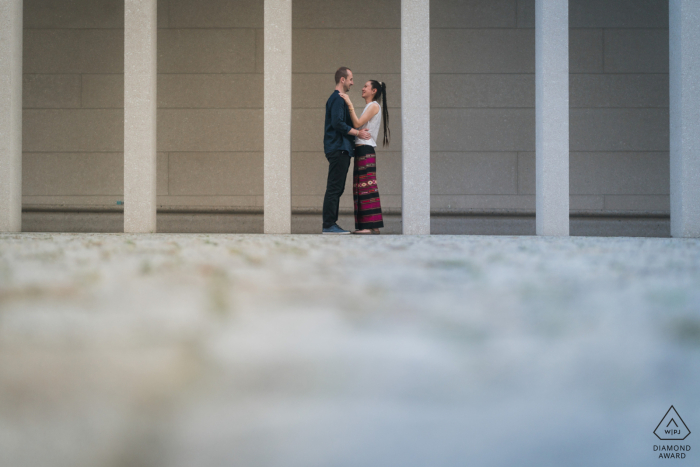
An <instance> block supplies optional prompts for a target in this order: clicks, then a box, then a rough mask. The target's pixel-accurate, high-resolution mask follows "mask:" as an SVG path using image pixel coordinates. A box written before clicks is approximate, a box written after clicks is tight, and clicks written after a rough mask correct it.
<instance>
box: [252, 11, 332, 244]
mask: <svg viewBox="0 0 700 467" xmlns="http://www.w3.org/2000/svg"><path fill="white" fill-rule="evenodd" d="M264 35H265V37H264V42H265V58H264V60H265V65H264V79H265V91H264V92H265V104H264V106H265V110H264V114H265V124H264V125H265V130H264V140H265V141H264V145H265V154H264V188H263V190H264V210H265V214H264V230H265V233H272V234H285V233H291V232H292V147H291V135H292V0H265V31H264ZM309 53H313V52H312V51H309ZM320 143H321V141H319V144H320Z"/></svg>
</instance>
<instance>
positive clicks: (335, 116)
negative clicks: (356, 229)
mask: <svg viewBox="0 0 700 467" xmlns="http://www.w3.org/2000/svg"><path fill="white" fill-rule="evenodd" d="M352 85H353V81H352V71H351V70H350V69H349V68H347V67H344V66H342V67H340V68H338V71H336V72H335V91H333V94H331V97H329V98H328V101H327V102H326V123H325V134H324V136H323V152H325V153H326V159H328V181H327V182H326V195H325V196H324V197H323V233H324V234H335V235H346V234H349V233H350V232H348V231H347V230H343V229H341V228H340V226H338V224H337V222H338V205H339V204H340V197H341V196H342V195H343V191H344V190H345V179H346V178H347V175H348V167H350V158H351V157H352V156H353V151H354V149H355V136H359V137H360V139H369V138H370V137H371V136H370V134H369V131H368V130H356V129H354V128H353V127H352V120H351V119H350V113H349V110H348V106H347V105H346V104H345V101H344V100H343V98H342V97H340V93H341V92H343V93H347V92H348V91H349V90H350V86H352Z"/></svg>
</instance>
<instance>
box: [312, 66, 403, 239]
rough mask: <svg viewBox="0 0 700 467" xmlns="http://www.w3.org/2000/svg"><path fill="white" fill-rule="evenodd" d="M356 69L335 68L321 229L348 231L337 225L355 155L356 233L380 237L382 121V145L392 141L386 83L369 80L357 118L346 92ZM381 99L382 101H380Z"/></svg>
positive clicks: (325, 138) (325, 145)
mask: <svg viewBox="0 0 700 467" xmlns="http://www.w3.org/2000/svg"><path fill="white" fill-rule="evenodd" d="M353 84H354V83H353V77H352V71H351V70H350V69H349V68H347V67H340V68H338V71H336V72H335V91H333V94H331V97H329V98H328V102H326V122H325V134H324V136H323V151H324V152H325V153H326V159H328V164H329V165H328V181H327V184H326V195H325V196H324V198H323V233H324V234H335V235H344V234H349V233H350V232H348V231H347V230H343V229H342V228H340V227H339V226H338V224H337V222H338V205H339V203H340V197H341V196H342V195H343V191H344V190H345V179H346V177H347V174H348V168H349V167H350V159H351V158H353V157H354V159H355V166H354V169H353V177H352V197H353V201H354V208H355V231H354V232H352V233H353V234H358V235H376V234H379V229H380V228H381V227H384V222H383V219H382V206H381V203H380V201H379V190H378V188H377V163H376V154H375V147H376V146H377V140H378V137H379V128H380V126H381V123H382V120H384V135H383V146H386V145H387V144H389V136H390V132H389V110H388V109H387V106H386V84H384V83H383V82H380V81H374V80H370V81H367V82H366V83H365V85H364V87H363V88H362V98H363V99H364V100H365V102H366V104H367V105H366V106H365V109H364V111H363V112H362V115H360V117H359V118H358V117H357V115H356V114H355V108H354V107H353V105H352V102H351V101H350V98H349V97H348V95H347V92H348V91H349V90H350V86H352V85H353ZM380 101H381V104H380Z"/></svg>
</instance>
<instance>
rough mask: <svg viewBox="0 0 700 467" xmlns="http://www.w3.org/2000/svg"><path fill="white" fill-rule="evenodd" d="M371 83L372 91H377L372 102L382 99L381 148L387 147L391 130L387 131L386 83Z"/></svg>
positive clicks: (373, 81) (372, 81)
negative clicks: (382, 139) (382, 125)
mask: <svg viewBox="0 0 700 467" xmlns="http://www.w3.org/2000/svg"><path fill="white" fill-rule="evenodd" d="M370 83H372V89H376V90H377V94H375V95H374V100H375V101H378V100H379V98H380V97H381V98H382V122H383V123H384V141H383V142H382V146H387V145H388V144H389V141H390V140H391V130H389V108H388V107H387V105H386V83H385V82H383V81H382V82H380V81H375V80H370Z"/></svg>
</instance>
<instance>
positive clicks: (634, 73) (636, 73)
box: [569, 71, 668, 76]
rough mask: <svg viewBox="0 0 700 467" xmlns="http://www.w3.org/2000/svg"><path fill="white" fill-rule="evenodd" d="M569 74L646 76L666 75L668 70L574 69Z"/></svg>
mask: <svg viewBox="0 0 700 467" xmlns="http://www.w3.org/2000/svg"><path fill="white" fill-rule="evenodd" d="M569 74H570V75H596V76H597V75H603V76H605V75H613V76H618V75H622V76H625V75H627V76H647V75H659V76H668V72H662V71H576V72H573V71H572V72H569Z"/></svg>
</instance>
